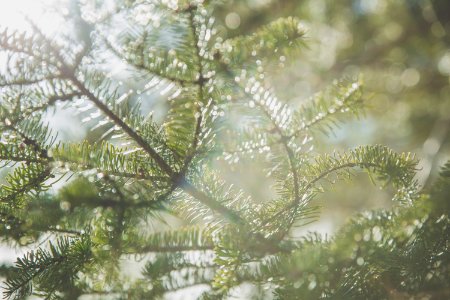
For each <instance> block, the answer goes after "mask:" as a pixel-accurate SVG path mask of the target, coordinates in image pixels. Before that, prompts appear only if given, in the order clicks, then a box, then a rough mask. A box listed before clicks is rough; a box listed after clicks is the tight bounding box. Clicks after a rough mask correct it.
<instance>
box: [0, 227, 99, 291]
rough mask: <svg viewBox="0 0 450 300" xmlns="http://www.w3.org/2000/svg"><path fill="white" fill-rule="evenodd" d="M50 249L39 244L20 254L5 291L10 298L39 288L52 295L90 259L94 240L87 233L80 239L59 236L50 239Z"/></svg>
mask: <svg viewBox="0 0 450 300" xmlns="http://www.w3.org/2000/svg"><path fill="white" fill-rule="evenodd" d="M49 249H50V250H45V249H42V248H39V249H38V250H36V251H35V252H30V253H28V254H26V255H25V256H24V257H23V258H19V259H18V260H17V262H16V267H15V269H14V271H13V275H12V276H11V277H10V278H8V280H7V282H6V287H5V291H4V295H5V297H7V298H10V299H23V298H24V297H25V296H27V295H30V294H31V292H32V283H33V282H35V283H36V285H37V286H36V288H37V289H38V290H42V291H44V292H46V294H47V296H51V295H52V294H54V293H55V292H56V291H58V290H61V289H62V288H64V287H65V286H68V285H70V284H71V282H72V281H73V280H74V279H75V278H76V276H77V272H78V271H79V270H81V269H82V268H83V267H84V265H85V264H86V263H88V262H89V261H91V259H92V258H91V252H90V251H91V243H90V240H89V239H88V238H87V236H86V235H84V236H82V238H81V239H79V240H70V239H68V238H62V239H59V240H58V241H57V243H56V245H55V244H52V243H49Z"/></svg>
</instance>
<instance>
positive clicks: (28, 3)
mask: <svg viewBox="0 0 450 300" xmlns="http://www.w3.org/2000/svg"><path fill="white" fill-rule="evenodd" d="M62 3H67V1H63V0H0V29H1V30H3V29H5V28H10V29H15V30H19V31H25V30H28V29H29V27H30V26H29V24H28V22H27V21H26V19H27V18H29V19H30V20H32V21H33V22H34V23H36V24H37V25H38V26H39V27H40V28H41V30H42V31H44V32H46V33H53V32H55V31H56V30H57V29H58V27H59V25H60V24H61V22H62V19H61V18H58V17H57V16H56V14H55V12H56V10H57V5H58V4H62ZM60 12H61V10H60ZM62 13H63V14H65V12H64V11H63V12H62Z"/></svg>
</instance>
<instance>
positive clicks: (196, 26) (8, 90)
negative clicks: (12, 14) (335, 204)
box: [0, 0, 449, 299]
mask: <svg viewBox="0 0 450 300" xmlns="http://www.w3.org/2000/svg"><path fill="white" fill-rule="evenodd" d="M219 2H220V1H184V0H183V1H174V0H173V1H172V0H160V1H158V0H153V1H117V3H116V2H114V1H112V2H111V3H109V2H106V1H105V3H99V4H98V6H97V7H95V8H93V7H90V6H89V5H88V4H82V3H83V2H81V1H80V2H76V1H75V2H73V4H72V6H71V14H70V20H69V21H70V22H69V24H71V25H72V26H73V28H74V29H73V30H72V34H71V35H62V34H61V35H58V36H54V37H50V36H47V35H46V34H45V33H43V32H41V31H40V30H39V28H38V26H36V25H34V24H33V23H30V25H31V28H32V29H31V32H28V33H20V32H15V31H11V30H8V29H2V30H3V31H2V33H1V34H0V50H1V51H2V55H5V57H6V58H7V59H6V60H7V64H6V68H5V69H4V70H2V72H1V75H0V89H1V94H0V127H1V129H2V136H1V143H0V158H1V161H2V166H3V167H10V169H9V170H11V171H10V172H9V174H8V175H7V177H6V182H5V183H4V184H3V185H2V187H1V191H0V199H1V201H0V216H1V221H2V224H1V228H0V234H1V238H2V240H3V241H4V242H6V243H9V244H11V245H16V246H23V245H30V244H32V245H34V244H35V243H36V242H38V241H39V239H40V238H46V239H49V240H50V242H48V243H47V245H41V246H40V247H39V248H37V250H34V251H31V252H29V253H27V254H26V255H25V256H23V257H21V258H18V259H17V261H16V263H15V265H14V266H2V268H1V269H0V274H2V276H6V283H5V285H4V290H5V292H4V297H5V298H8V299H22V298H24V297H26V296H28V295H35V296H39V297H43V298H46V299H47V298H48V299H76V298H78V297H80V296H83V295H91V296H101V297H107V298H111V299H125V298H127V299H153V298H157V297H164V295H166V294H167V293H170V292H174V291H180V290H181V291H182V290H183V289H185V288H187V287H193V286H202V287H204V292H203V293H202V294H201V295H200V296H199V297H201V298H204V299H221V298H227V296H229V295H231V294H232V293H233V292H234V291H235V290H236V289H237V288H239V287H240V286H241V285H242V284H243V283H250V284H252V285H253V286H255V287H262V288H264V289H263V290H266V291H268V292H269V293H271V294H272V295H273V296H274V297H276V298H280V299H295V298H301V299H304V298H307V299H316V298H342V299H350V298H354V299H361V298H371V299H382V298H389V297H391V296H392V295H393V294H394V295H397V294H398V295H418V294H419V295H421V294H424V295H428V294H430V295H438V294H437V293H444V294H445V293H447V294H448V290H449V287H448V283H446V282H445V280H446V278H448V277H449V276H448V275H449V274H448V254H447V253H449V251H448V204H447V202H446V201H445V199H446V195H448V193H447V192H445V191H448V186H449V184H448V180H447V178H448V172H449V170H448V166H447V167H446V169H445V170H444V171H443V177H442V181H440V182H439V183H438V184H437V186H436V188H435V189H434V190H433V191H432V192H431V193H430V194H429V195H426V194H424V195H419V194H418V193H417V188H416V183H415V180H414V174H415V170H416V160H415V159H414V157H413V155H411V154H407V153H405V154H398V153H395V152H393V151H392V150H390V149H388V148H386V147H384V146H380V145H375V146H361V147H358V148H356V149H351V150H349V151H347V152H343V153H334V154H331V155H329V154H320V153H317V152H316V151H314V144H313V137H314V136H315V135H317V134H320V133H321V132H323V133H326V134H328V133H330V131H332V130H333V128H334V127H335V126H336V125H337V124H338V123H339V122H341V121H343V120H344V119H345V118H348V117H349V116H351V115H356V116H359V115H361V113H362V99H363V98H362V82H361V80H360V79H356V80H341V81H337V82H336V83H334V84H333V85H332V86H331V87H330V88H329V89H327V90H326V91H324V92H321V93H318V94H317V95H315V96H314V97H313V98H312V99H310V100H308V101H307V102H305V103H304V105H303V106H302V107H300V108H296V107H291V106H290V105H288V104H287V102H286V101H283V100H280V99H278V98H277V96H276V90H275V89H274V88H273V87H271V86H270V80H268V79H269V78H268V77H269V74H268V72H266V71H265V70H266V69H267V68H269V67H270V68H272V67H277V64H276V63H275V62H278V61H280V60H281V61H284V60H286V59H289V58H290V57H291V56H295V55H296V53H297V52H298V49H299V48H301V47H302V46H303V44H304V35H305V32H304V30H303V28H302V26H301V23H300V21H299V20H297V19H295V18H286V19H280V20H278V21H275V22H273V23H271V24H268V25H266V26H263V27H262V28H260V29H259V30H258V31H256V32H255V33H254V34H252V35H249V36H239V37H235V38H232V39H224V38H222V37H221V32H220V30H219V29H218V28H220V27H218V26H216V25H215V21H214V19H213V18H212V17H211V12H212V10H213V9H214V8H215V7H217V6H219V5H220V3H219ZM102 4H104V5H102ZM110 4H113V5H110ZM111 7H112V8H111ZM118 24H119V25H120V26H118ZM274 53H275V56H276V57H275V60H274V59H273V58H274V57H273V54H274ZM109 62H114V64H117V65H120V66H123V74H125V76H123V77H126V78H127V80H124V79H123V78H121V76H118V75H117V74H114V73H113V72H112V71H111V68H110V66H109V65H108V64H109ZM129 78H132V79H129ZM156 97H159V98H163V99H164V101H165V103H167V113H166V115H165V118H164V120H162V121H161V120H157V118H154V117H153V115H152V114H151V113H150V114H147V112H146V110H144V109H143V107H142V105H143V104H146V102H149V101H151V99H154V98H156ZM52 108H54V109H55V110H56V111H57V112H58V111H60V110H77V111H78V112H79V113H80V115H81V116H82V118H83V120H84V121H85V122H86V126H87V127H89V128H90V129H91V130H92V131H93V132H94V133H96V134H97V136H98V137H99V138H98V141H95V142H92V141H83V142H61V141H58V139H57V134H56V133H53V132H51V130H50V129H49V127H48V126H47V125H46V124H45V123H44V122H43V114H44V113H47V112H48V111H50V110H51V109H52ZM234 115H240V116H245V122H240V123H239V124H235V123H233V121H232V118H231V117H230V116H234ZM217 160H218V161H221V162H228V163H230V164H237V163H240V162H242V161H246V162H248V161H252V160H255V161H260V162H262V163H263V165H264V166H265V168H266V169H265V171H266V172H267V174H268V176H269V177H270V178H271V179H273V182H274V186H273V188H274V189H275V190H276V191H277V196H276V197H275V198H274V199H271V200H270V201H268V202H262V201H259V200H258V199H254V198H252V196H251V195H248V194H247V193H246V192H245V191H243V190H241V189H240V188H239V187H236V186H233V185H232V184H230V183H229V182H227V181H226V180H225V179H224V178H223V176H222V173H221V172H220V170H218V168H217V164H216V163H215V162H216V161H217ZM360 170H364V171H365V172H367V173H368V174H369V176H370V177H371V178H373V179H374V181H375V182H377V183H381V184H382V185H388V184H389V185H391V186H392V187H393V188H394V189H395V190H396V191H397V192H396V194H395V197H394V202H395V205H394V209H393V211H385V212H384V211H383V212H373V213H369V214H367V215H361V216H359V217H357V218H355V219H354V220H353V221H352V222H351V223H350V224H348V225H347V226H346V227H344V228H343V229H342V230H341V231H340V232H339V233H338V234H337V235H336V236H335V237H333V238H332V239H322V238H321V237H320V236H316V235H308V236H305V237H304V238H303V239H301V240H296V239H293V238H292V237H291V236H290V233H291V231H292V229H293V228H294V227H295V226H301V225H303V224H305V223H307V222H310V221H313V220H314V219H315V218H316V217H317V214H318V211H317V209H316V208H315V207H313V206H312V205H311V201H312V200H313V199H314V198H315V197H316V195H317V194H318V193H320V192H322V191H323V190H324V189H325V188H327V187H328V186H329V184H332V183H334V182H335V181H336V179H351V177H352V176H354V175H356V174H357V173H358V172H359V171H360ZM58 181H59V182H62V183H64V184H63V187H62V188H58V189H56V188H53V187H55V183H56V182H58ZM173 217H175V218H178V219H180V220H182V222H183V224H184V225H182V226H178V227H176V228H172V229H164V228H166V227H168V225H164V223H166V222H169V221H168V220H170V218H173ZM156 224H158V225H156ZM430 245H431V246H430ZM137 258H141V259H144V260H146V263H145V267H144V268H143V269H142V276H140V277H138V278H136V277H133V276H127V275H126V274H125V273H124V272H122V269H121V267H120V266H121V262H122V261H124V260H129V259H137ZM259 296H261V297H262V296H263V295H262V294H259Z"/></svg>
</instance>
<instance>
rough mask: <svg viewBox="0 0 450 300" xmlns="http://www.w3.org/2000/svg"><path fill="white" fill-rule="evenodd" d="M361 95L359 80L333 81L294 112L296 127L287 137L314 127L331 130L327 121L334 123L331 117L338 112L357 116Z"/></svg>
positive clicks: (293, 136) (360, 105) (361, 102)
mask: <svg viewBox="0 0 450 300" xmlns="http://www.w3.org/2000/svg"><path fill="white" fill-rule="evenodd" d="M361 95H362V84H361V80H357V81H354V82H350V83H349V84H345V82H336V83H334V85H333V86H332V87H330V88H328V89H327V90H326V91H324V92H321V93H318V94H317V95H315V96H314V97H313V99H312V100H311V101H308V102H307V103H306V104H305V105H303V106H302V108H301V109H300V110H298V111H297V112H296V113H295V114H294V118H293V123H294V124H295V127H297V129H295V130H294V131H293V132H292V133H290V134H289V135H288V138H289V139H292V138H296V137H298V136H299V135H300V133H302V132H307V131H308V130H311V129H313V128H315V127H318V128H319V130H322V131H323V132H325V133H326V131H327V130H332V126H331V125H328V124H327V122H328V123H331V124H332V125H334V122H333V118H332V117H337V116H338V114H343V113H347V112H352V113H353V114H355V115H356V116H358V113H359V111H360V110H361V108H362V104H363V101H362V98H361ZM320 125H322V127H320ZM325 128H326V129H327V130H326V129H325Z"/></svg>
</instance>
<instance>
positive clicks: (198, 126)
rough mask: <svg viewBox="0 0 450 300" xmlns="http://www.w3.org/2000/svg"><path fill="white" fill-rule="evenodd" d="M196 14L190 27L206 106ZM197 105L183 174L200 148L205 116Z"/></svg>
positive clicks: (192, 15)
mask: <svg viewBox="0 0 450 300" xmlns="http://www.w3.org/2000/svg"><path fill="white" fill-rule="evenodd" d="M194 18H195V13H194V10H193V9H192V10H189V27H190V28H191V32H192V36H193V44H194V49H195V57H196V64H197V72H198V79H197V82H198V83H197V86H198V99H199V102H200V103H202V104H204V101H205V100H204V95H203V89H204V85H205V78H204V77H203V64H202V61H203V58H202V56H201V54H200V51H201V49H200V38H199V36H198V34H197V31H196V26H195V20H194ZM196 105H197V112H196V124H195V131H194V134H193V138H192V143H191V147H190V149H189V150H188V151H189V153H188V154H187V155H186V157H185V159H184V163H183V168H182V170H183V171H182V172H186V170H187V168H188V167H189V164H190V163H191V161H192V159H193V158H194V156H195V152H196V149H197V146H198V140H199V135H200V132H201V125H202V121H203V116H202V113H201V105H200V104H196Z"/></svg>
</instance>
